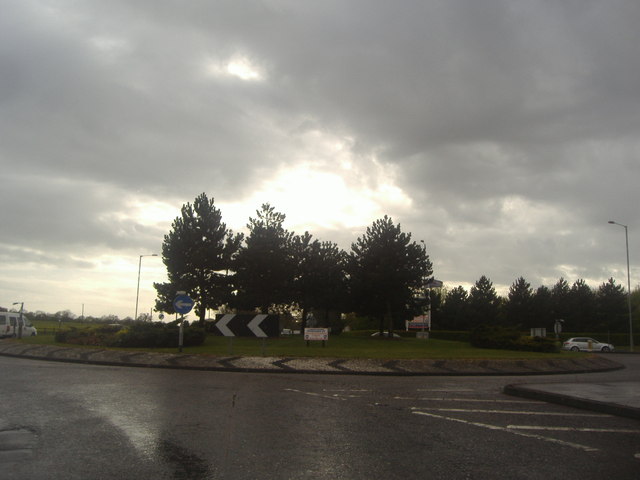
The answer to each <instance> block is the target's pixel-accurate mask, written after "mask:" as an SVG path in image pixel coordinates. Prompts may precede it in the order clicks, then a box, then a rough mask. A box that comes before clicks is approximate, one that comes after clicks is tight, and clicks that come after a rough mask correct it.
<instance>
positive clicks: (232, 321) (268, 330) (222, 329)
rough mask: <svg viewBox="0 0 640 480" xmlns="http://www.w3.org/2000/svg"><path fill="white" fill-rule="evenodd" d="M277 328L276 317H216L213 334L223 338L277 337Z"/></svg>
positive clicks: (277, 320) (246, 315)
mask: <svg viewBox="0 0 640 480" xmlns="http://www.w3.org/2000/svg"><path fill="white" fill-rule="evenodd" d="M279 326H280V321H279V318H278V316H277V315H248V314H237V315H236V314H227V315H216V323H215V324H214V327H215V328H214V329H213V333H214V334H215V335H222V336H225V337H263V338H266V337H277V336H278V335H279V333H280V328H279Z"/></svg>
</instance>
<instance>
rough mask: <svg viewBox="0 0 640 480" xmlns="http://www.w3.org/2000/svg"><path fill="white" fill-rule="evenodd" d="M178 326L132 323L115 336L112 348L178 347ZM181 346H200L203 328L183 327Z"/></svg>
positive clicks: (175, 324) (202, 341)
mask: <svg viewBox="0 0 640 480" xmlns="http://www.w3.org/2000/svg"><path fill="white" fill-rule="evenodd" d="M179 330H180V326H179V323H178V322H171V323H162V322H154V323H134V324H132V325H130V326H129V327H127V328H126V329H124V330H122V331H120V332H118V334H117V335H116V336H115V339H114V343H113V344H112V345H111V346H114V347H116V346H117V347H134V348H171V347H177V346H178V336H179ZM183 333H184V336H183V345H184V346H185V347H193V346H196V345H202V344H203V343H204V340H205V338H206V333H205V331H204V329H203V328H200V327H194V326H191V325H189V326H185V327H184V332H183Z"/></svg>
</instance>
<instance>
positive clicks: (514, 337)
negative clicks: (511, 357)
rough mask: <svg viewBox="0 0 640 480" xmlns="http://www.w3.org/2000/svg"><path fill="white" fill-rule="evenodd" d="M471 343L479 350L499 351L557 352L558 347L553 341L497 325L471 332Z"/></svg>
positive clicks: (478, 327) (486, 326)
mask: <svg viewBox="0 0 640 480" xmlns="http://www.w3.org/2000/svg"><path fill="white" fill-rule="evenodd" d="M469 341H470V343H471V345H472V346H474V347H477V348H495V349H499V350H525V351H529V352H556V351H557V350H558V346H557V345H556V343H555V341H554V340H553V339H549V338H541V337H528V336H524V335H522V334H521V333H520V332H518V331H517V330H516V329H515V328H511V327H501V326H497V325H479V326H477V327H476V328H474V329H473V330H472V331H471V334H470V336H469Z"/></svg>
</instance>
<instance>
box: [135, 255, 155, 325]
mask: <svg viewBox="0 0 640 480" xmlns="http://www.w3.org/2000/svg"><path fill="white" fill-rule="evenodd" d="M157 256H158V254H157V253H150V254H149V255H140V259H139V260H138V288H137V290H136V314H135V316H134V317H133V320H134V321H135V320H137V319H138V299H139V298H140V270H141V268H142V257H157Z"/></svg>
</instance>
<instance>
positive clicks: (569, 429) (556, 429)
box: [507, 425, 640, 434]
mask: <svg viewBox="0 0 640 480" xmlns="http://www.w3.org/2000/svg"><path fill="white" fill-rule="evenodd" d="M507 428H510V429H513V430H549V431H554V432H594V433H636V434H637V433H640V430H629V429H624V428H589V427H543V426H539V425H507Z"/></svg>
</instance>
